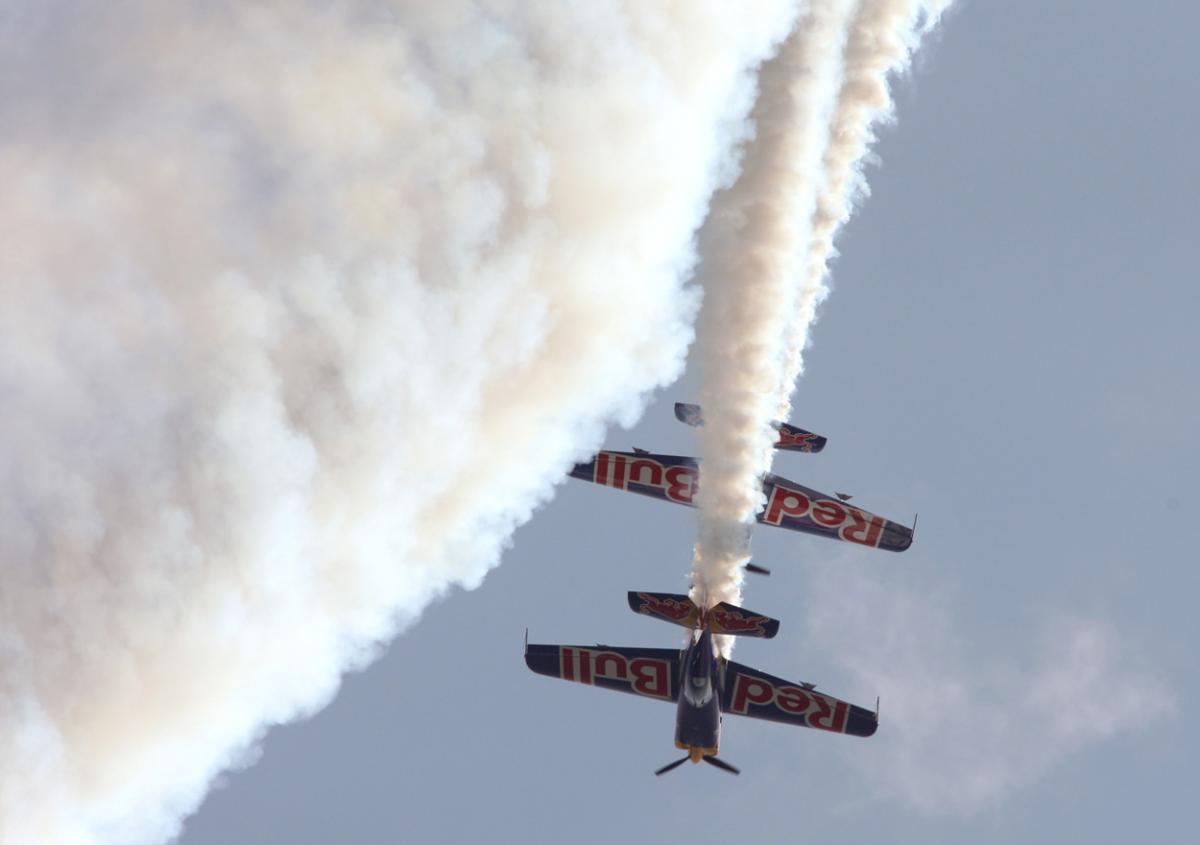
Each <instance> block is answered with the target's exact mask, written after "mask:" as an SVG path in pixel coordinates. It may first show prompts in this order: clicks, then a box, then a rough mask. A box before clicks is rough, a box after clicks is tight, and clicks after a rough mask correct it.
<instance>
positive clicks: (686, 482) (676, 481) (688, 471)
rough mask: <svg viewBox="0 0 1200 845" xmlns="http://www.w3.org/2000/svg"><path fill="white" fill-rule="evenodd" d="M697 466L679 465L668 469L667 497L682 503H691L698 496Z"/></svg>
mask: <svg viewBox="0 0 1200 845" xmlns="http://www.w3.org/2000/svg"><path fill="white" fill-rule="evenodd" d="M697 474H698V473H697V471H696V468H695V467H688V466H677V467H671V468H670V469H668V470H667V489H666V493H667V498H668V499H670V500H671V501H672V502H679V503H680V504H681V505H690V504H691V503H692V499H693V498H695V496H696V476H697Z"/></svg>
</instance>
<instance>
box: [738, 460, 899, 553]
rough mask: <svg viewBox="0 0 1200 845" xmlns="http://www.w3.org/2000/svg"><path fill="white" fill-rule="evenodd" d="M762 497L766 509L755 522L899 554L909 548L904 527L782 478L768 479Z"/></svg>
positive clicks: (773, 477)
mask: <svg viewBox="0 0 1200 845" xmlns="http://www.w3.org/2000/svg"><path fill="white" fill-rule="evenodd" d="M763 494H764V495H765V496H766V499H767V505H766V507H765V508H763V509H762V511H761V512H760V513H759V514H758V521H759V522H762V523H764V524H766V525H778V526H779V527H780V528H787V529H789V530H791V531H803V532H804V533H806V534H817V535H819V536H822V537H830V538H832V539H834V540H844V541H846V542H847V543H858V544H859V545H862V546H870V547H872V548H878V549H887V550H888V551H891V552H902V551H904V550H905V549H907V548H908V547H909V546H911V545H912V541H913V532H912V529H911V528H909V527H908V526H907V525H901V524H900V523H898V522H892V521H891V520H890V519H885V518H883V517H882V516H876V515H875V514H873V513H870V512H869V511H865V510H863V509H862V508H856V507H854V506H853V505H849V504H847V503H846V502H845V501H840V500H839V499H838V497H836V496H830V495H828V494H826V493H821V492H819V491H817V490H813V489H812V488H810V487H805V486H804V485H802V484H797V483H796V482H795V481H791V480H789V479H787V478H783V477H782V476H778V475H774V474H771V475H768V476H767V477H766V479H765V481H764V483H763Z"/></svg>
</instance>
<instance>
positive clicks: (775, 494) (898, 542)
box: [571, 402, 913, 575]
mask: <svg viewBox="0 0 1200 845" xmlns="http://www.w3.org/2000/svg"><path fill="white" fill-rule="evenodd" d="M675 415H676V416H677V417H679V419H681V420H683V421H684V422H687V423H688V424H689V425H702V424H703V420H704V418H703V415H702V414H701V411H700V407H699V406H698V405H686V404H684V403H682V402H678V403H676V404H675ZM776 425H777V426H785V427H787V428H788V429H794V431H795V432H800V433H802V434H805V435H807V434H811V432H805V431H804V430H803V429H797V428H794V427H793V426H787V424H786V423H776ZM781 431H782V429H781ZM782 436H783V435H782V434H781V437H782ZM813 436H817V435H813ZM819 439H820V443H819V445H818V446H816V448H814V449H811V450H810V449H803V450H802V451H820V449H822V448H824V446H825V438H824V437H820V438H819ZM776 447H777V448H790V447H781V446H779V445H778V444H776ZM571 477H572V478H578V479H581V480H583V481H591V482H594V483H596V484H600V485H603V486H605V487H615V488H616V489H618V490H627V491H629V492H630V493H640V494H642V495H643V496H652V497H654V498H656V499H665V500H666V501H668V502H674V503H675V504H677V505H687V506H689V507H695V498H696V493H697V490H698V489H699V484H700V464H699V462H698V461H697V460H696V459H695V458H692V457H687V456H685V455H660V454H655V453H652V452H648V451H646V450H645V449H637V448H635V449H634V450H633V451H632V452H613V451H603V452H599V453H598V454H597V455H596V456H595V457H594V458H592V459H591V460H590V461H587V462H585V463H581V464H576V465H575V467H574V468H573V469H572V470H571ZM763 496H764V497H765V498H766V505H765V506H764V507H763V509H762V510H761V511H759V513H758V514H757V515H756V516H755V519H756V520H758V522H760V523H763V524H764V525H776V526H779V527H780V528H787V529H788V530H790V531H801V532H803V533H805V534H816V535H818V536H821V537H829V538H831V539H834V540H842V541H845V542H847V543H857V544H859V545H863V546H870V547H872V548H879V549H887V550H888V551H892V552H902V551H904V550H905V549H907V548H908V547H909V546H911V545H912V541H913V529H912V528H909V527H908V526H906V525H901V524H900V523H898V522H892V521H891V520H889V519H885V518H883V517H882V516H876V515H875V514H873V513H870V512H869V511H865V510H863V509H862V508H857V507H854V506H853V505H850V504H848V503H847V500H848V499H849V498H850V497H849V496H848V495H846V494H844V493H838V494H837V495H836V496H830V495H828V494H826V493H821V492H819V491H817V490H813V489H812V488H810V487H805V486H804V485H802V484H799V483H797V482H795V481H791V480H790V479H787V478H784V477H783V476H781V475H775V474H774V473H768V474H767V475H766V476H764V477H763ZM746 568H747V570H748V571H750V572H758V573H760V574H764V575H765V574H768V571H767V570H764V569H763V568H762V567H759V566H755V565H753V564H750V565H748V566H747V567H746Z"/></svg>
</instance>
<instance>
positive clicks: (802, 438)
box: [675, 402, 829, 453]
mask: <svg viewBox="0 0 1200 845" xmlns="http://www.w3.org/2000/svg"><path fill="white" fill-rule="evenodd" d="M675 418H676V419H677V420H679V421H680V422H682V423H687V424H688V425H690V426H693V427H699V426H702V425H704V411H703V410H701V408H700V406H699V405H691V404H688V403H687V402H676V403H675ZM771 427H772V428H774V429H775V430H776V431H778V432H779V439H778V440H777V441H775V448H776V449H780V450H782V451H785V452H809V453H816V452H820V451H821V450H822V449H824V448H825V444H826V443H828V442H829V438H827V437H822V436H821V435H820V434H813V433H812V432H811V431H805V430H804V429H803V428H798V427H797V426H794V425H792V424H791V423H785V422H773V423H771Z"/></svg>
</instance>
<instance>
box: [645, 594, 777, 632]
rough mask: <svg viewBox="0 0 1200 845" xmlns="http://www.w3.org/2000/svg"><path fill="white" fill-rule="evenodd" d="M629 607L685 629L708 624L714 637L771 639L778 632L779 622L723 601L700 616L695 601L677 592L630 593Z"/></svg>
mask: <svg viewBox="0 0 1200 845" xmlns="http://www.w3.org/2000/svg"><path fill="white" fill-rule="evenodd" d="M629 608H630V610H632V611H633V612H634V613H641V614H644V615H646V616H653V617H654V618H656V619H662V620H663V621H664V622H671V623H673V624H675V625H681V626H683V627H684V628H700V627H702V626H704V625H705V624H707V626H708V628H709V630H711V631H712V632H713V633H714V634H727V635H729V636H736V637H763V638H764V639H770V638H771V637H773V636H775V634H776V633H777V632H778V631H779V620H778V619H772V618H771V617H770V616H764V615H763V614H761V613H755V612H754V611H752V610H743V609H742V608H740V607H735V606H734V605H732V604H729V603H728V602H721V603H720V604H718V605H716V606H715V607H712V608H710V609H709V610H707V611H705V612H704V613H701V612H700V609H699V608H698V607H696V604H695V602H693V601H692V600H691V599H690V598H688V597H687V596H684V595H678V594H676V593H642V592H634V591H630V593H629Z"/></svg>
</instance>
